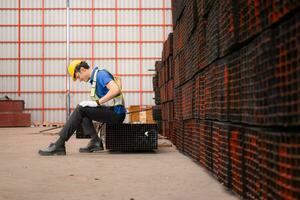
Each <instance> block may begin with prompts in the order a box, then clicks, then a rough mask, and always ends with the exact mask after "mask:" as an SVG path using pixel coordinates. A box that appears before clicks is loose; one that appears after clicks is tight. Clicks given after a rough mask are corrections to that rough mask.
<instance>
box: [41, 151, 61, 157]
mask: <svg viewBox="0 0 300 200" xmlns="http://www.w3.org/2000/svg"><path fill="white" fill-rule="evenodd" d="M39 154H40V155H41V156H65V155H66V152H65V151H56V152H51V153H50V152H42V151H39Z"/></svg>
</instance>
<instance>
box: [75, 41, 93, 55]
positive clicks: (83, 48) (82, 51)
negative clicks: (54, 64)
mask: <svg viewBox="0 0 300 200" xmlns="http://www.w3.org/2000/svg"><path fill="white" fill-rule="evenodd" d="M91 53H92V45H91V44H70V56H71V57H72V58H74V57H76V58H82V57H83V58H87V57H91Z"/></svg>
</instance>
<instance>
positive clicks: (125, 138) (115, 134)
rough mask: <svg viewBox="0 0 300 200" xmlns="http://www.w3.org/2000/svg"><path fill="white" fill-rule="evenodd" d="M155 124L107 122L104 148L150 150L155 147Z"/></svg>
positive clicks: (156, 137) (156, 135)
mask: <svg viewBox="0 0 300 200" xmlns="http://www.w3.org/2000/svg"><path fill="white" fill-rule="evenodd" d="M157 139H158V134H157V125H156V124H107V125H106V149H109V150H116V151H151V150H154V149H157Z"/></svg>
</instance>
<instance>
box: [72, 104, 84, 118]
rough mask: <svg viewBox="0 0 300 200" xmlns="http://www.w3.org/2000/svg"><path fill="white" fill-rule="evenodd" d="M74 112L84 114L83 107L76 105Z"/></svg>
mask: <svg viewBox="0 0 300 200" xmlns="http://www.w3.org/2000/svg"><path fill="white" fill-rule="evenodd" d="M74 112H77V113H78V114H80V115H81V116H83V115H84V107H82V106H81V105H79V104H78V105H77V106H76V108H75V110H74Z"/></svg>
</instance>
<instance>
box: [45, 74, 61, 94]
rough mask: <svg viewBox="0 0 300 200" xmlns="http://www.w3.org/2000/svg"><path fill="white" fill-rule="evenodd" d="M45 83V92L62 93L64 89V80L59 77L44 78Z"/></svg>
mask: <svg viewBox="0 0 300 200" xmlns="http://www.w3.org/2000/svg"><path fill="white" fill-rule="evenodd" d="M44 81H45V86H44V87H45V90H50V91H54V90H55V91H64V90H65V88H66V80H65V78H64V77H61V76H46V77H45V78H44Z"/></svg>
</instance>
